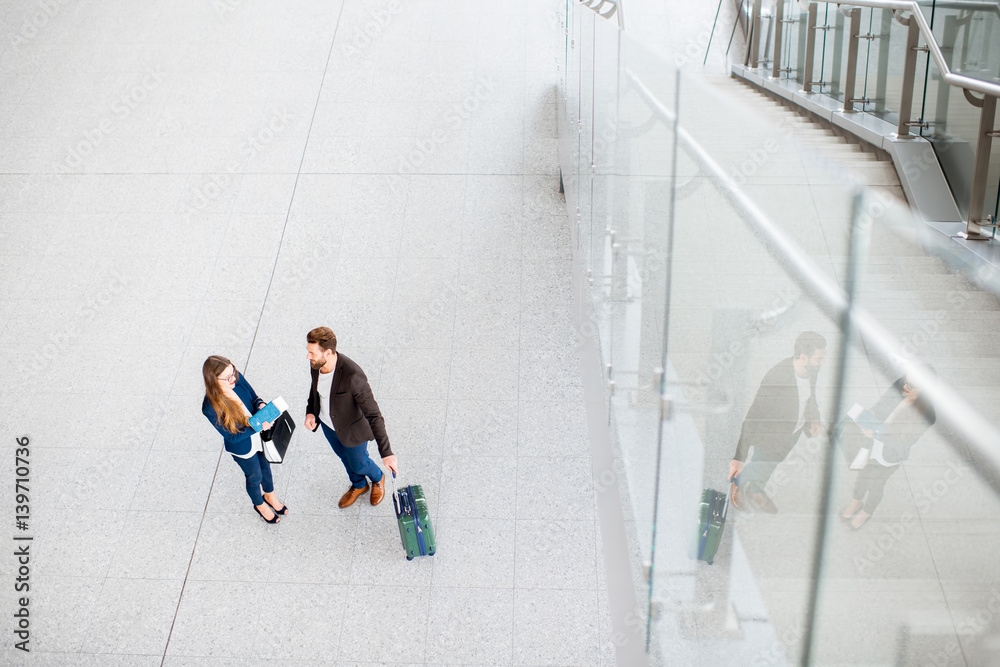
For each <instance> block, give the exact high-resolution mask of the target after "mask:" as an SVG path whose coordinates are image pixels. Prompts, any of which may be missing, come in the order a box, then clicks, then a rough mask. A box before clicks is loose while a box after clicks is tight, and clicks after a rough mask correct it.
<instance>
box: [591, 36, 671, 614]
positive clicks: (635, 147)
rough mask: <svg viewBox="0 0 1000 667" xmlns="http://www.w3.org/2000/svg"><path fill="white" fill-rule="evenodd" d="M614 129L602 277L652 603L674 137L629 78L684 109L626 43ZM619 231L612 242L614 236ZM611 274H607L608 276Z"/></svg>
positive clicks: (648, 61) (626, 492)
mask: <svg viewBox="0 0 1000 667" xmlns="http://www.w3.org/2000/svg"><path fill="white" fill-rule="evenodd" d="M620 72H621V73H620V91H621V93H620V95H621V96H620V98H619V106H618V108H619V116H618V127H617V128H616V132H615V158H616V159H615V169H614V171H615V175H614V177H613V178H614V186H613V192H614V202H613V216H612V219H611V223H610V225H609V227H608V228H607V232H608V233H607V234H605V235H604V237H603V238H602V243H603V244H604V245H603V247H604V248H606V249H607V255H605V257H606V258H607V259H606V261H605V267H606V269H605V270H604V272H603V274H605V275H608V276H611V278H610V280H609V282H610V288H609V289H608V290H607V292H606V295H605V298H604V304H603V308H604V310H605V312H606V313H608V315H607V319H609V320H610V321H611V322H612V326H613V337H612V341H613V342H612V359H613V374H614V382H615V390H614V395H613V397H612V410H611V414H612V421H613V423H612V433H613V437H614V438H615V439H616V441H617V445H618V447H619V455H620V460H621V462H622V468H623V473H624V474H623V475H621V479H622V480H623V486H625V487H627V488H624V489H622V496H623V497H625V498H629V499H630V500H631V501H632V503H633V504H632V507H631V508H629V509H628V510H627V511H626V519H627V522H628V523H627V529H628V532H629V534H630V536H631V543H632V547H633V554H634V556H635V562H634V563H633V566H634V573H635V575H636V581H637V582H641V583H640V584H639V588H640V589H641V590H639V591H638V592H637V593H638V597H639V603H640V605H641V606H643V609H644V610H645V609H646V607H645V604H646V602H647V600H648V599H649V591H648V588H647V580H646V578H644V577H643V576H642V569H643V567H644V566H645V564H647V563H649V562H650V561H651V550H652V535H653V507H654V504H653V498H654V493H655V491H656V484H655V482H656V477H655V473H656V460H657V444H658V441H659V440H658V438H659V431H658V429H659V424H660V402H659V395H660V387H659V381H660V380H659V375H658V373H657V370H658V369H659V367H660V366H661V365H662V363H663V345H664V332H663V316H664V307H665V303H666V301H665V289H666V275H665V273H666V268H667V263H666V257H667V232H668V230H669V214H670V207H669V201H670V184H671V179H670V175H671V173H672V167H671V158H672V151H673V143H674V142H673V138H672V136H671V134H670V132H669V131H668V130H669V128H668V127H666V126H665V125H664V123H663V122H662V119H660V118H659V117H658V116H657V115H656V114H655V113H653V112H652V110H651V109H650V108H649V106H648V105H647V104H645V103H644V102H643V100H642V98H641V96H640V95H639V94H638V93H637V92H636V90H635V87H634V85H632V84H631V83H630V82H632V81H635V80H641V81H643V82H644V85H646V86H648V87H649V89H650V90H651V91H653V94H655V95H656V96H657V98H658V99H659V100H661V102H662V103H663V104H665V105H667V107H668V108H672V107H673V106H674V104H675V94H674V88H675V85H676V79H675V74H674V72H673V70H671V69H669V68H667V67H664V65H663V62H662V61H661V60H660V59H658V58H656V57H654V56H653V55H652V54H651V52H650V51H647V50H646V49H644V48H642V47H640V46H638V45H636V44H635V43H634V42H632V41H631V40H626V39H624V38H623V41H622V58H621V70H620ZM612 231H613V232H614V236H613V238H612V236H611V232H612ZM602 277H603V276H602Z"/></svg>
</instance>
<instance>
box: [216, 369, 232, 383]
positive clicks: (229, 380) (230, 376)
mask: <svg viewBox="0 0 1000 667" xmlns="http://www.w3.org/2000/svg"><path fill="white" fill-rule="evenodd" d="M219 379H220V380H222V381H223V382H225V383H226V384H229V383H230V382H236V366H233V372H232V373H230V374H229V375H227V376H225V377H222V376H221V375H220V376H219Z"/></svg>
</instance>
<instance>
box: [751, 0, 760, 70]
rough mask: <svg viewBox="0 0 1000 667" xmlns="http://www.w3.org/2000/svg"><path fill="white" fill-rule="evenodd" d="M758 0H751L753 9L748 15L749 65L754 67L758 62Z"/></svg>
mask: <svg viewBox="0 0 1000 667" xmlns="http://www.w3.org/2000/svg"><path fill="white" fill-rule="evenodd" d="M760 2H761V0H753V11H752V12H751V16H750V26H751V30H752V32H751V34H750V67H751V69H756V68H757V66H758V64H759V62H760Z"/></svg>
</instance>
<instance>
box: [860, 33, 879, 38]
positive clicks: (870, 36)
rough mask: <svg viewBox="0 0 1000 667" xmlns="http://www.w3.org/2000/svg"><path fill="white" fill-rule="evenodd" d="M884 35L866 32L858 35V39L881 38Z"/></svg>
mask: <svg viewBox="0 0 1000 667" xmlns="http://www.w3.org/2000/svg"><path fill="white" fill-rule="evenodd" d="M883 37H885V35H875V34H873V33H868V34H867V35H858V39H882V38H883Z"/></svg>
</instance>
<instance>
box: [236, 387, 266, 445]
mask: <svg viewBox="0 0 1000 667" xmlns="http://www.w3.org/2000/svg"><path fill="white" fill-rule="evenodd" d="M236 400H237V401H239V404H240V407H241V408H243V414H244V415H246V416H247V417H250V411H249V410H247V406H245V405H243V401H241V400H240V399H239V397H237V398H236ZM247 428H249V429H251V430H252V429H253V427H252V426H248V427H247ZM262 451H264V445H263V444H261V442H260V433H254V434H253V435H252V436H250V451H249V452H247V453H246V454H243V455H242V456H241V455H239V454H233V456H235V457H236V458H238V459H248V458H250V457H252V456H256V454H257V452H262Z"/></svg>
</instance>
